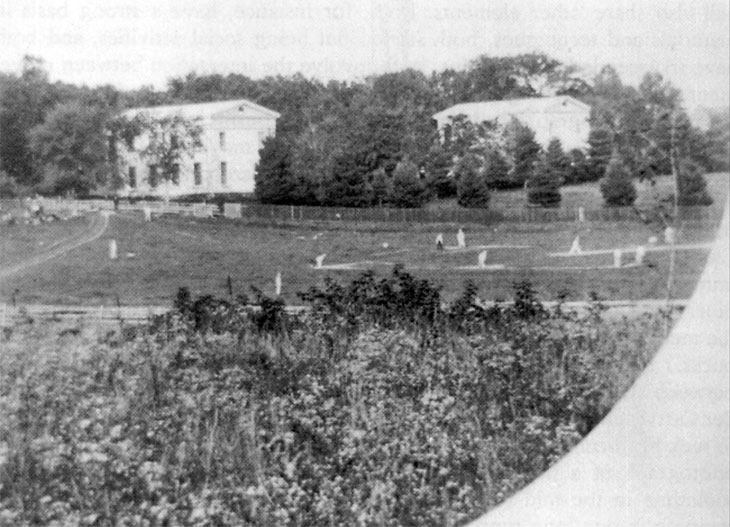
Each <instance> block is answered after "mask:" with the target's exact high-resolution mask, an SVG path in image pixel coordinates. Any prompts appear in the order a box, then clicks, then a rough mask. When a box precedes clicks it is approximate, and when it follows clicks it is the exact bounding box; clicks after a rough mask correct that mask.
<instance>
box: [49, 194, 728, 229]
mask: <svg viewBox="0 0 730 527" xmlns="http://www.w3.org/2000/svg"><path fill="white" fill-rule="evenodd" d="M42 205H43V207H44V208H45V209H46V210H61V209H63V210H69V209H71V210H78V211H88V210H115V203H114V202H113V201H112V200H61V199H44V200H43V201H42ZM116 208H117V209H118V210H121V211H142V210H144V209H145V208H149V209H150V210H151V211H152V213H153V214H183V215H191V216H198V217H212V216H221V215H224V216H226V217H228V218H232V219H236V218H245V219H254V220H264V221H272V222H277V223H297V222H303V221H315V222H316V221H330V222H338V221H342V222H391V223H456V224H459V223H461V224H469V223H477V224H493V223H499V222H503V221H509V222H527V223H548V222H570V221H577V220H578V217H579V213H578V208H557V209H541V208H519V209H511V210H505V211H500V210H490V209H459V208H453V209H394V208H381V207H373V208H349V207H316V206H291V205H261V204H254V203H225V204H223V206H222V207H219V206H218V205H215V204H210V203H181V202H176V201H169V202H164V201H135V202H133V203H130V202H127V201H124V200H120V201H119V202H117V204H116ZM721 214H722V211H721V210H719V211H718V210H716V209H715V208H712V207H681V208H680V209H679V215H680V220H682V221H707V220H712V221H715V220H717V221H719V219H720V215H721ZM584 216H585V219H586V221H631V220H636V219H638V215H637V212H636V211H635V210H634V209H633V208H631V207H606V208H594V209H585V210H584Z"/></svg>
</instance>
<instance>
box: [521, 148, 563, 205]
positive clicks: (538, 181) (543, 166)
mask: <svg viewBox="0 0 730 527" xmlns="http://www.w3.org/2000/svg"><path fill="white" fill-rule="evenodd" d="M560 183H561V180H560V174H556V173H554V172H553V168H552V167H551V166H550V164H549V163H548V162H547V159H546V158H545V156H542V157H541V158H540V160H539V161H538V163H537V166H536V167H535V170H534V172H533V174H532V176H531V177H530V179H529V180H528V181H527V185H526V186H527V201H528V203H530V204H531V205H538V206H540V207H559V206H560V200H561V196H560Z"/></svg>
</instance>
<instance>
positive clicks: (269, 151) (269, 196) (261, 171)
mask: <svg viewBox="0 0 730 527" xmlns="http://www.w3.org/2000/svg"><path fill="white" fill-rule="evenodd" d="M259 154H260V157H259V162H258V163H257V164H256V173H255V174H254V181H255V187H254V193H255V195H256V197H257V198H258V199H259V200H260V201H261V202H262V203H274V204H292V203H293V202H294V201H295V198H294V196H295V194H296V193H297V181H296V178H295V176H294V174H293V173H292V170H291V148H290V146H289V143H288V142H287V141H285V140H284V139H283V138H282V137H280V136H273V137H267V138H266V139H265V140H264V144H263V147H262V148H261V150H260V151H259Z"/></svg>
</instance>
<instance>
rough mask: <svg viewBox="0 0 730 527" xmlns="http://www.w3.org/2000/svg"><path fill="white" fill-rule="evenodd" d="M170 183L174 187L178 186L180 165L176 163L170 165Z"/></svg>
mask: <svg viewBox="0 0 730 527" xmlns="http://www.w3.org/2000/svg"><path fill="white" fill-rule="evenodd" d="M172 184H173V185H175V186H176V187H179V186H180V165H179V164H177V163H175V164H174V165H172Z"/></svg>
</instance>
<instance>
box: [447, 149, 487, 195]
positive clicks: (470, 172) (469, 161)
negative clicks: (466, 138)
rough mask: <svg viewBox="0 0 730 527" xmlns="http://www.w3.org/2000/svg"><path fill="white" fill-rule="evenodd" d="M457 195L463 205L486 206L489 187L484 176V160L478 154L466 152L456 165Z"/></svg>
mask: <svg viewBox="0 0 730 527" xmlns="http://www.w3.org/2000/svg"><path fill="white" fill-rule="evenodd" d="M455 172H456V197H457V202H458V203H459V205H461V206H462V207H467V208H486V207H487V205H489V187H488V186H487V180H486V178H485V177H484V170H483V167H482V160H481V158H480V157H479V156H477V155H476V154H472V153H469V154H466V155H465V156H464V157H462V158H461V159H460V160H459V163H458V165H457V166H456V170H455Z"/></svg>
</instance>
